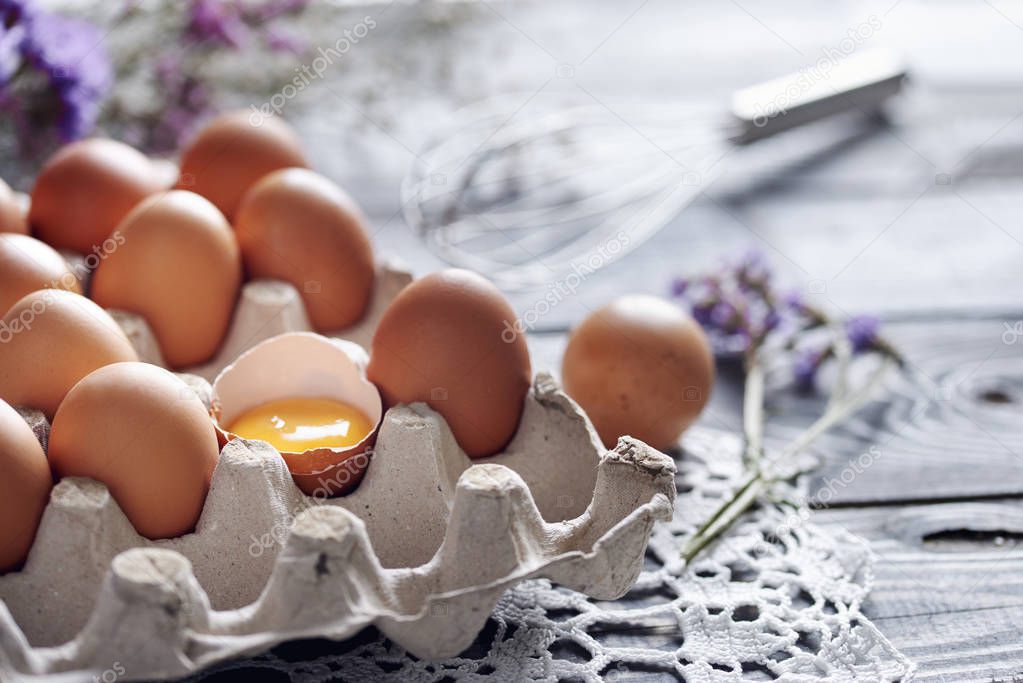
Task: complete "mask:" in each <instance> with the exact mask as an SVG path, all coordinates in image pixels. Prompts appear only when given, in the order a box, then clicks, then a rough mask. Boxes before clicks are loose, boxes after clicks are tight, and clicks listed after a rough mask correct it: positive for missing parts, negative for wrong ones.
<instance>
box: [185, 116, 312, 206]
mask: <svg viewBox="0 0 1023 683" xmlns="http://www.w3.org/2000/svg"><path fill="white" fill-rule="evenodd" d="M254 117H255V118H254ZM292 166H301V167H307V166H309V163H308V162H307V161H306V159H305V154H304V153H303V152H302V143H301V142H300V141H299V139H298V136H297V135H295V132H294V131H293V130H291V127H290V126H288V124H286V123H284V121H282V120H281V119H278V118H275V117H263V116H259V115H258V113H257V114H256V115H253V114H252V113H251V112H248V111H235V112H228V113H226V114H221V115H220V116H218V117H217V118H215V119H213V120H212V121H211V122H210V123H209V124H207V125H206V127H205V128H203V129H202V130H201V131H200V132H199V135H198V136H197V137H196V138H195V140H193V141H192V142H191V144H189V145H188V146H187V147H186V148H185V150H184V152H182V154H181V175H180V177H179V178H178V187H179V188H181V189H183V190H192V191H193V192H198V193H199V194H201V195H202V196H203V197H206V198H207V199H209V200H210V201H211V202H213V203H214V204H215V205H216V206H217V208H218V209H220V210H221V211H223V212H224V215H225V216H227V217H228V218H229V219H231V220H232V221H233V219H234V216H235V210H236V209H237V207H238V203H239V202H240V201H241V199H242V196H243V195H244V194H245V193H246V192H247V191H248V189H249V188H250V187H252V186H253V185H254V184H255V183H256V181H258V180H259V179H260V178H262V177H263V176H265V175H266V174H268V173H271V172H272V171H276V170H278V169H281V168H290V167H292Z"/></svg>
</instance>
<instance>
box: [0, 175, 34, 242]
mask: <svg viewBox="0 0 1023 683" xmlns="http://www.w3.org/2000/svg"><path fill="white" fill-rule="evenodd" d="M0 232H14V233H18V234H19V235H27V234H28V217H27V216H26V215H25V207H24V206H22V204H21V202H20V201H18V196H17V195H15V194H14V190H12V189H11V186H10V185H8V184H7V183H5V182H4V181H3V180H0Z"/></svg>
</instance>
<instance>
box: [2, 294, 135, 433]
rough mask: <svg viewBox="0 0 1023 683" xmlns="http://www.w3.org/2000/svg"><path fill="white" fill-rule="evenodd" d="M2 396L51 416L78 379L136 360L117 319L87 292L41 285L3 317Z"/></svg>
mask: <svg viewBox="0 0 1023 683" xmlns="http://www.w3.org/2000/svg"><path fill="white" fill-rule="evenodd" d="M0 345H2V346H0V348H2V350H3V352H2V353H0V399H3V400H5V401H7V402H8V403H10V404H11V405H15V406H27V407H31V408H37V409H39V410H41V411H43V412H44V413H46V417H47V418H51V419H52V418H53V414H54V413H56V412H57V406H59V405H60V402H61V401H62V400H63V399H64V396H65V395H66V394H67V392H68V391H70V390H71V387H73V386H74V385H75V384H76V383H77V382H78V380H80V379H82V378H83V377H85V376H86V375H88V374H89V373H90V372H92V371H93V370H95V369H96V368H99V367H102V366H104V365H109V364H110V363H117V362H119V361H129V360H138V357H137V356H136V354H135V350H134V349H133V348H132V346H131V343H130V342H129V341H128V338H127V337H126V336H125V335H124V332H122V331H121V328H120V327H118V325H117V323H116V322H114V319H113V318H111V317H110V315H108V314H107V312H106V311H104V310H103V309H102V308H100V307H99V306H97V305H96V304H95V303H93V302H92V301H89V300H88V299H86V298H85V297H84V296H79V295H78V294H74V293H72V292H66V291H64V290H61V289H42V290H39V291H36V292H32V293H31V294H28V295H26V296H25V297H23V298H22V299H21V300H19V301H18V303H16V304H14V306H12V307H11V309H10V310H9V311H7V315H5V316H4V318H3V320H2V321H0Z"/></svg>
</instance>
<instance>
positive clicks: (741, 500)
mask: <svg viewBox="0 0 1023 683" xmlns="http://www.w3.org/2000/svg"><path fill="white" fill-rule="evenodd" d="M895 362H897V359H894V358H892V357H891V356H888V355H885V356H884V357H883V358H882V360H881V365H880V366H879V367H878V368H877V370H875V371H874V373H873V374H872V375H871V376H870V378H869V379H868V380H867V381H866V382H865V383H864V384H863V386H861V387H860V388H859V389H858V390H857V391H855V392H851V393H848V394H846V395H845V396H844V397H843V398H842V399H841V400H839V401H838V402H836V403H834V404H833V405H831V406H829V407H828V408H827V409H826V410H825V411H824V414H823V415H821V416H820V417H819V418H817V420H816V421H815V422H814V423H813V424H812V425H810V427H809V428H807V430H806V431H805V432H803V433H802V434H800V436H799V437H798V438H797V439H796V440H795V441H793V442H792V443H790V444H789V445H788V446H787V447H785V448H784V449H783V450H782V451H781V453H780V454H779V455H778V457H776V458H775V459H774V462H780V461H784V460H787V459H789V458H791V457H793V456H795V455H796V454H797V453H799V452H800V451H802V450H803V449H804V448H806V447H807V446H809V445H810V444H812V443H813V442H814V441H815V440H816V439H817V438H818V437H820V436H821V435H822V434H824V433H825V432H826V431H828V430H829V429H831V428H832V427H833V426H835V424H836V423H838V422H840V421H841V420H843V419H845V418H846V417H848V416H849V415H851V414H853V413H854V412H856V411H857V410H859V408H860V407H861V406H862V405H863V404H864V403H866V402H867V400H869V399H870V396H871V394H873V393H874V390H875V389H876V388H877V387H878V386H880V384H881V381H882V380H883V379H884V376H885V373H886V372H887V371H888V368H889V367H891V365H892V364H893V363H895ZM758 365H759V363H754V364H753V367H757V366H758ZM751 369H753V368H752V367H751ZM761 372H762V370H761ZM758 381H761V382H762V375H761V378H760V380H758ZM747 386H748V385H747ZM762 388H763V387H762V384H761V388H760V391H762ZM747 398H748V394H747ZM762 409H763V406H762V402H761V407H760V410H761V411H762ZM743 410H744V412H745V411H746V410H747V406H746V405H744V408H743ZM744 417H745V416H744ZM748 438H749V435H747V454H748V453H749V448H748V443H749V441H748ZM775 481H777V477H770V476H768V475H767V474H766V471H765V469H764V468H761V467H757V468H756V469H755V470H753V472H752V473H751V474H750V475H749V477H748V478H747V479H746V480H745V481H744V483H743V484H742V486H740V487H739V489H738V490H736V492H735V493H734V494H732V497H731V498H730V499H728V500H727V501H725V502H724V503H722V504H721V506H719V507H718V509H717V510H716V511H715V512H714V514H712V515H711V516H710V517H709V518H708V519H707V521H705V522H704V523H703V524H701V525H700V527H699V528H698V529H697V530H696V533H694V534H693V535H692V536H691V537H690V538H689V540H688V541H687V542H686V544H685V546H684V547H683V548H682V561H683V562H685V563H686V564H689V563H690V562H692V560H693V558H695V557H696V556H697V555H698V554H699V553H700V551H702V550H703V549H704V548H706V547H707V545H709V544H710V543H711V542H712V541H714V540H715V539H716V538H717V537H718V536H720V535H721V534H722V533H723V532H725V531H727V530H728V529H729V528H730V527H731V526H732V524H733V523H734V522H735V520H737V519H738V518H739V517H740V516H741V515H742V514H743V513H744V512H746V510H748V509H749V508H750V507H751V506H752V505H753V503H755V502H756V500H757V498H758V497H759V495H760V494H761V493H762V492H763V490H764V489H765V487H766V486H767V485H768V484H771V483H774V482H775Z"/></svg>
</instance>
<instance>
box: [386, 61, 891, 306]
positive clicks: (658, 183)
mask: <svg viewBox="0 0 1023 683" xmlns="http://www.w3.org/2000/svg"><path fill="white" fill-rule="evenodd" d="M905 77H906V70H905V68H904V66H903V63H902V61H901V60H900V59H899V58H898V57H897V56H895V55H893V54H891V53H888V52H886V51H871V52H866V53H861V54H858V55H855V56H851V57H849V58H847V59H845V60H843V61H840V62H819V63H818V64H816V65H815V66H814V67H812V68H810V69H805V70H803V71H800V72H798V73H796V74H792V75H789V76H785V77H782V78H778V79H775V80H772V81H769V82H766V83H763V84H760V85H756V86H753V87H750V88H747V89H744V90H740V91H738V92H736V93H735V94H734V95H733V97H732V103H731V111H730V113H728V114H727V115H725V116H722V115H721V113H720V112H719V111H718V112H712V111H707V110H706V109H694V107H692V106H663V105H658V106H656V107H645V108H644V107H619V106H617V105H613V106H612V105H609V104H607V103H606V102H603V101H599V100H596V99H595V98H593V97H592V96H591V95H589V93H588V92H586V99H587V100H588V101H587V103H586V104H584V105H581V106H572V107H567V108H566V107H564V106H558V107H556V108H554V109H548V110H546V111H543V110H542V109H543V108H542V107H541V111H540V113H538V114H536V115H532V113H530V114H524V113H522V111H520V110H523V111H524V110H527V109H533V104H535V102H534V100H536V99H539V98H530V100H529V101H528V102H527V103H526V104H525V105H524V104H523V103H522V102H521V100H520V101H518V102H517V103H515V104H512V103H510V102H508V101H505V102H504V103H503V104H502V103H498V102H494V101H488V102H484V103H483V104H482V105H479V106H477V107H472V108H470V109H467V110H465V111H464V112H462V113H461V114H460V115H459V116H458V117H456V120H455V121H454V123H453V126H452V132H450V133H449V134H447V135H444V136H442V137H440V138H439V139H438V140H437V141H435V142H433V143H432V144H430V145H428V146H427V147H426V149H425V150H424V151H423V152H422V153H421V154H420V156H419V158H418V161H417V162H416V164H415V165H414V167H413V168H412V170H411V171H410V172H409V174H408V175H407V176H406V178H405V180H404V182H403V184H402V191H401V202H402V206H403V207H404V212H405V218H406V220H407V221H408V223H409V225H411V226H412V227H413V228H414V229H415V230H416V231H417V232H418V233H419V234H420V235H421V236H422V237H423V238H425V240H426V242H427V244H428V245H429V247H430V248H431V250H433V251H434V252H435V253H437V254H438V255H439V256H441V257H442V258H443V259H445V260H446V261H447V262H449V263H451V264H453V265H457V266H461V267H467V268H472V269H475V270H478V271H480V272H482V273H485V274H486V275H488V276H489V277H492V278H493V279H494V280H495V281H497V282H498V284H500V285H502V286H504V287H506V288H517V287H529V286H534V285H537V284H540V283H543V282H549V281H552V280H554V279H555V278H557V277H559V276H561V275H563V274H564V273H566V272H568V271H569V270H572V269H573V268H579V267H582V268H589V269H594V268H595V266H596V267H599V266H600V265H606V263H607V262H609V261H611V260H614V259H616V258H618V257H620V256H621V255H622V254H624V253H626V252H628V251H630V250H632V249H635V248H636V247H638V246H639V245H640V244H642V243H643V242H644V241H645V240H646V239H647V238H649V237H650V236H651V235H653V234H654V233H655V232H657V230H659V229H660V228H661V227H663V226H664V225H665V224H666V223H667V222H668V221H669V220H670V219H671V218H672V217H674V216H675V215H676V214H677V213H678V212H679V211H681V210H682V209H683V208H684V207H685V206H686V205H688V204H689V203H690V202H692V201H693V200H694V199H695V198H696V197H697V196H698V195H700V194H701V193H702V192H703V191H704V190H705V189H706V187H707V186H708V185H709V184H710V183H711V182H712V181H713V180H714V178H716V177H717V176H718V174H719V173H720V172H721V171H722V170H723V169H724V167H725V166H726V164H725V163H723V159H724V158H725V157H726V156H728V154H729V152H731V151H732V150H734V149H735V148H737V147H741V146H743V145H747V144H749V143H752V142H755V141H757V140H761V139H763V138H767V137H770V136H772V135H775V134H777V133H780V132H782V131H786V130H789V129H791V128H795V127H797V126H801V125H804V124H807V123H811V122H814V121H818V120H820V119H823V118H825V117H828V116H831V115H832V114H837V113H839V112H844V111H850V110H851V111H857V110H858V111H862V112H864V113H871V112H873V111H875V110H876V108H877V107H878V106H879V105H881V104H882V103H883V102H884V101H885V100H887V99H888V98H889V97H891V96H892V95H894V94H895V93H897V92H898V91H899V90H900V88H901V86H902V83H903V80H904V79H905ZM580 92H581V93H582V92H583V91H582V90H580Z"/></svg>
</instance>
